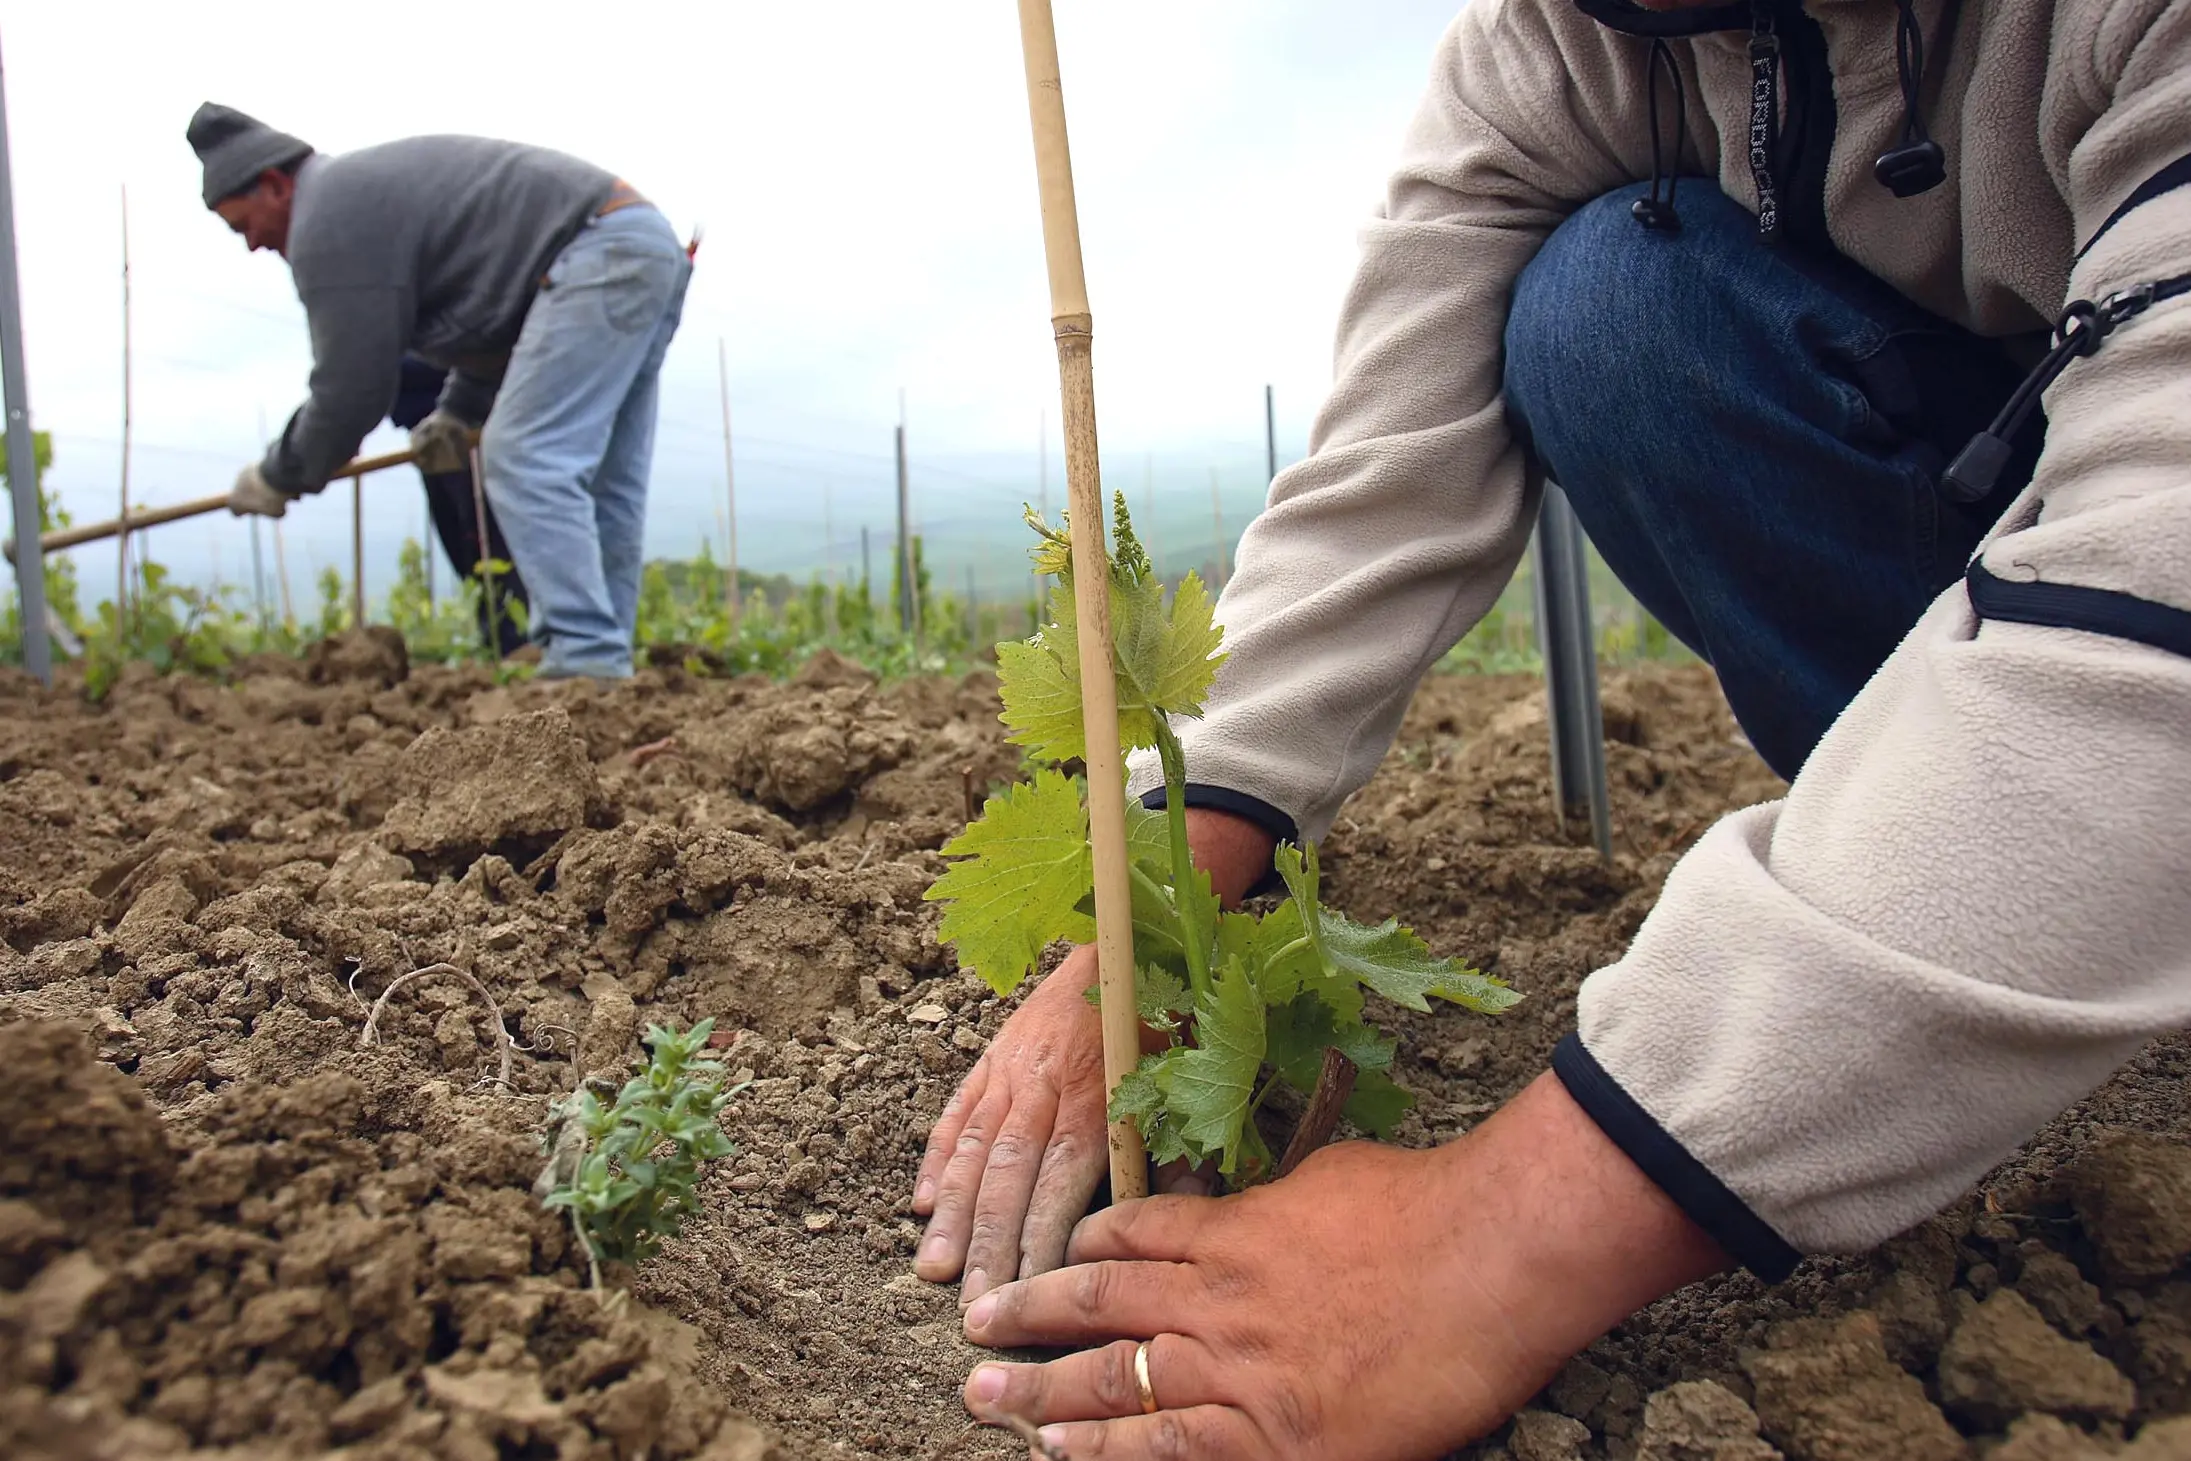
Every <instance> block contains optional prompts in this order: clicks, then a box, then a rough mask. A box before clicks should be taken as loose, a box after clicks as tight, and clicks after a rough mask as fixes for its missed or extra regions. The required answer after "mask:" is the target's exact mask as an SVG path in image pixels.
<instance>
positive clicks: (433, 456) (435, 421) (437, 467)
mask: <svg viewBox="0 0 2191 1461" xmlns="http://www.w3.org/2000/svg"><path fill="white" fill-rule="evenodd" d="M411 451H412V452H413V454H414V455H415V457H416V460H417V464H418V469H419V470H420V471H421V472H425V473H427V474H428V475H430V476H438V475H439V474H441V473H443V472H461V471H463V470H464V468H465V465H466V463H468V462H469V461H470V460H471V452H472V428H471V427H470V426H468V425H466V424H465V423H464V422H462V421H460V420H458V419H457V418H456V417H454V416H452V415H450V414H449V413H448V412H447V411H443V410H439V409H436V410H434V411H432V412H429V413H428V414H427V417H426V419H425V420H424V421H421V422H419V423H418V425H416V426H414V427H412V428H411Z"/></svg>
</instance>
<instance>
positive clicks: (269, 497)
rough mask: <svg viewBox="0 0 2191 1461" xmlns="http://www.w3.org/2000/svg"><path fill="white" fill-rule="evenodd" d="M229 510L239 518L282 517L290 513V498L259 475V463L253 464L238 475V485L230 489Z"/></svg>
mask: <svg viewBox="0 0 2191 1461" xmlns="http://www.w3.org/2000/svg"><path fill="white" fill-rule="evenodd" d="M228 510H229V512H231V513H233V514H234V515H235V516H237V517H243V516H244V515H246V514H247V513H257V514H258V515H259V516H260V517H280V516H281V515H282V514H283V513H285V512H287V511H289V498H288V496H287V495H286V494H284V493H281V492H277V491H275V490H274V488H273V487H271V486H270V485H268V483H267V480H266V478H264V477H262V476H260V475H259V466H258V463H256V462H253V463H252V464H251V465H250V466H248V467H245V468H244V469H243V470H242V471H240V472H238V473H237V474H236V485H235V486H233V487H231V488H229V489H228Z"/></svg>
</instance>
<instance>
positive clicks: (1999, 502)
mask: <svg viewBox="0 0 2191 1461" xmlns="http://www.w3.org/2000/svg"><path fill="white" fill-rule="evenodd" d="M1643 191H1644V190H1643V188H1642V187H1641V186H1638V187H1633V188H1624V189H1622V190H1620V191H1619V192H1616V193H1612V194H1609V195H1607V196H1606V197H1604V198H1600V199H1598V200H1597V201H1596V202H1593V203H1591V204H1589V205H1587V206H1585V207H1584V208H1582V209H1581V210H1579V211H1578V212H1576V213H1575V214H1574V215H1572V216H1571V217H1570V218H1568V219H1567V221H1566V222H1564V223H1562V224H1561V225H1560V227H1559V228H1558V229H1557V230H1556V231H1555V232H1554V233H1553V235H1552V237H1551V238H1550V239H1549V240H1548V241H1547V242H1546V244H1545V246H1544V248H1543V249H1542V251H1540V252H1539V254H1538V255H1537V257H1536V258H1535V260H1534V261H1532V262H1531V264H1530V266H1529V268H1528V269H1527V270H1525V271H1524V272H1523V274H1522V277H1521V280H1520V282H1519V284H1518V285H1517V288H1516V291H1515V296H1514V303H1513V307H1512V311H1511V313H1510V315H1509V316H1508V321H1507V329H1506V404H1507V413H1508V416H1509V418H1510V420H1511V422H1512V424H1513V426H1514V429H1515V432H1516V434H1517V435H1518V436H1519V437H1520V439H1521V440H1522V442H1523V444H1524V446H1525V448H1526V449H1527V450H1529V451H1530V452H1531V453H1532V454H1533V456H1534V458H1535V461H1536V463H1537V465H1538V466H1539V467H1540V468H1541V469H1542V470H1543V471H1544V472H1545V474H1546V475H1547V476H1549V477H1550V478H1551V479H1552V480H1553V481H1555V482H1558V483H1559V484H1560V486H1561V487H1563V488H1564V489H1565V490H1566V492H1567V494H1568V496H1569V498H1570V499H1572V500H1573V502H1574V505H1575V512H1576V515H1577V516H1578V517H1580V518H1581V520H1582V524H1583V528H1584V529H1585V531H1587V532H1588V533H1589V535H1590V538H1591V541H1592V542H1594V543H1595V544H1596V545H1597V548H1598V551H1599V553H1601V554H1602V555H1603V556H1604V558H1605V561H1606V563H1607V564H1608V565H1610V566H1611V568H1612V570H1613V572H1614V573H1615V574H1617V575H1618V576H1619V577H1620V580H1621V582H1622V583H1623V584H1625V585H1626V586H1627V588H1628V589H1629V591H1630V592H1631V593H1633V594H1635V596H1636V597H1637V598H1638V599H1639V600H1641V601H1642V603H1643V605H1644V607H1645V608H1647V609H1649V610H1650V611H1651V613H1652V614H1653V615H1655V616H1656V617H1657V618H1658V620H1659V621H1660V622H1661V623H1663V624H1664V625H1665V626H1666V627H1667V628H1668V629H1669V630H1670V631H1672V632H1673V633H1674V634H1675V635H1677V636H1678V637H1679V638H1680V639H1681V641H1682V642H1683V643H1684V644H1686V645H1688V646H1689V647H1690V648H1691V649H1693V650H1695V651H1696V652H1697V653H1698V654H1699V655H1701V656H1702V657H1703V658H1705V659H1706V660H1709V661H1710V662H1711V664H1712V666H1713V668H1714V669H1715V670H1716V671H1717V672H1718V674H1719V681H1720V685H1721V687H1722V689H1724V691H1725V692H1726V695H1727V701H1728V704H1729V705H1731V706H1732V707H1733V709H1734V713H1735V718H1736V719H1737V720H1738V721H1739V722H1740V723H1741V725H1742V729H1743V732H1744V734H1746V735H1747V736H1748V737H1749V738H1750V742H1751V744H1752V745H1754V746H1756V747H1757V750H1758V753H1759V754H1760V755H1762V756H1763V757H1764V758H1765V761H1766V762H1767V764H1769V765H1770V766H1771V767H1772V768H1773V769H1774V770H1775V771H1777V772H1779V773H1780V774H1781V775H1783V776H1790V777H1792V776H1793V775H1794V774H1795V773H1796V771H1797V770H1798V769H1799V768H1800V767H1801V766H1802V764H1803V761H1804V759H1805V758H1806V757H1807V756H1809V754H1810V751H1811V747H1813V746H1814V745H1816V744H1817V743H1818V738H1819V737H1820V736H1821V735H1823V734H1825V731H1826V727H1827V726H1829V725H1831V724H1832V723H1833V720H1834V718H1835V717H1836V716H1838V715H1839V714H1840V713H1841V711H1842V709H1843V708H1844V707H1846V706H1847V705H1848V703H1849V701H1850V700H1851V699H1853V698H1854V697H1855V695H1856V692H1857V691H1858V690H1859V689H1861V688H1862V687H1863V685H1864V682H1865V681H1866V680H1868V679H1869V678H1871V675H1872V672H1873V671H1875V670H1877V669H1878V668H1879V666H1880V665H1881V664H1882V663H1883V662H1884V661H1885V660H1886V658H1887V656H1888V655H1889V654H1890V653H1892V652H1893V650H1894V647H1895V646H1896V645H1897V644H1898V643H1900V642H1901V640H1902V637H1903V636H1904V635H1905V634H1907V633H1908V632H1909V629H1910V627H1911V626H1912V625H1913V624H1915V623H1916V622H1917V618H1918V616H1919V615H1920V614H1921V613H1923V612H1924V610H1925V608H1926V606H1927V605H1929V604H1930V603H1931V602H1932V600H1933V599H1934V598H1936V597H1937V596H1938V595H1939V594H1940V592H1941V591H1942V590H1944V589H1945V588H1947V587H1948V585H1949V584H1951V583H1953V582H1954V581H1955V580H1956V579H1957V578H1959V577H1960V576H1961V574H1962V572H1963V568H1964V566H1965V563H1966V561H1967V560H1968V559H1969V557H1970V555H1971V553H1972V552H1973V551H1974V550H1975V549H1976V547H1977V544H1978V540H1979V538H1980V537H1981V536H1982V535H1983V534H1984V533H1985V531H1986V529H1987V528H1988V527H1990V526H1991V525H1992V523H1993V520H1994V519H1995V518H1996V517H1997V516H1999V514H2000V512H2001V510H2002V509H2003V508H2004V507H2006V506H2007V504H2008V503H2009V501H2010V500H2011V499H2012V498H2014V497H2015V495H2016V493H2017V492H2018V491H2019V490H2021V488H2022V486H2023V484H2024V483H2025V482H2027V481H2029V480H2030V476H2031V470H2032V467H2033V465H2034V464H2035V462H2036V460H2037V455H2038V446H2039V440H2040V438H2041V436H2042V435H2043V423H2038V422H2036V420H2035V422H2034V426H2033V429H2032V430H2030V431H2028V432H2027V433H2026V439H2024V440H2022V441H2020V442H2019V443H2018V446H2019V452H2018V460H2017V461H2016V462H2014V463H2012V464H2011V467H2010V469H2009V471H2007V472H2006V473H2004V474H2003V477H2002V481H2001V484H2000V485H1999V486H1998V487H1997V488H1996V489H1995V490H1994V492H1993V494H1992V495H1991V496H1990V497H1988V498H1987V499H1986V500H1985V501H1984V502H1981V503H1978V504H1975V505H1972V506H1964V505H1961V504H1957V503H1954V502H1951V501H1949V500H1948V499H1946V498H1944V497H1942V496H1941V495H1940V493H1939V491H1938V490H1937V484H1938V482H1939V479H1940V476H1941V473H1942V472H1943V471H1944V470H1945V469H1946V467H1947V464H1948V462H1949V461H1951V460H1952V459H1953V458H1954V456H1955V453H1956V452H1957V451H1959V450H1961V448H1962V446H1963V443H1964V442H1965V441H1967V440H1969V438H1970V436H1971V435H1972V433H1974V432H1976V431H1978V430H1980V429H1982V428H1983V427H1984V426H1985V425H1986V423H1987V422H1988V421H1989V420H1990V419H1991V417H1992V416H1993V413H1994V412H1995V411H1997V410H1998V409H1999V408H2000V406H2001V403H2002V402H2004V401H2005V400H2007V399H2008V396H2009V394H2010V392H2012V391H2013V390H2014V389H2015V387H2016V383H2017V381H2018V380H2019V379H2021V378H2022V375H2023V370H2022V369H2021V367H2019V366H2018V365H2016V364H2015V363H2014V362H2013V361H2012V360H2011V359H2010V358H2009V356H2008V354H2007V353H2006V352H2005V351H2004V350H2003V349H2002V347H2001V346H2000V344H1999V343H1998V342H1994V341H1988V340H1983V339H1980V338H1979V337H1977V336H1975V335H1972V334H1970V333H1969V332H1968V331H1965V330H1962V329H1960V328H1958V327H1957V326H1955V325H1952V324H1949V323H1948V322H1946V321H1944V320H1941V319H1939V318H1937V317H1936V316H1933V315H1931V314H1928V313H1926V312H1925V311H1924V310H1922V309H1920V308H1919V307H1918V306H1916V305H1915V304H1912V303H1910V302H1909V301H1908V300H1907V299H1905V298H1903V297H1902V296H1901V295H1899V294H1897V293H1896V292H1895V291H1894V290H1893V289H1891V288H1890V287H1888V286H1887V285H1885V284H1884V283H1882V282H1880V281H1879V280H1878V279H1875V278H1873V277H1872V276H1871V275H1869V274H1866V273H1864V272H1863V271H1862V270H1860V269H1858V268H1857V267H1855V266H1854V265H1853V264H1850V263H1848V262H1847V261H1845V260H1839V259H1834V260H1812V259H1806V258H1804V257H1801V256H1798V255H1796V254H1794V253H1792V252H1791V251H1788V250H1785V249H1769V248H1766V247H1764V246H1762V245H1760V244H1759V243H1758V241H1757V221H1756V219H1755V218H1754V217H1753V216H1752V215H1751V214H1750V213H1748V212H1747V211H1746V210H1745V209H1743V208H1742V207H1740V206H1739V205H1737V204H1735V203H1732V202H1730V201H1728V200H1727V199H1726V198H1725V197H1724V196H1722V195H1721V194H1719V193H1718V192H1716V191H1714V190H1712V188H1711V186H1710V184H1708V183H1705V182H1702V181H1697V180H1691V186H1689V187H1686V188H1683V189H1682V190H1681V228H1680V230H1679V231H1678V232H1676V233H1671V234H1668V233H1661V232H1655V231H1653V230H1650V229H1646V228H1644V227H1642V226H1641V225H1639V224H1638V223H1637V222H1636V220H1635V219H1634V218H1633V217H1632V216H1630V213H1629V205H1630V203H1632V202H1633V201H1634V200H1635V199H1636V198H1637V197H1639V196H1641V195H1642V193H1643Z"/></svg>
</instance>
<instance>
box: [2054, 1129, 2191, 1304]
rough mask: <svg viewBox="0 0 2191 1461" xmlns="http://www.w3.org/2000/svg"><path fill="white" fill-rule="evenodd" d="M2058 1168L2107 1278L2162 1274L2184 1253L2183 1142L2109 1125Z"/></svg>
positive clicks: (2189, 1175)
mask: <svg viewBox="0 0 2191 1461" xmlns="http://www.w3.org/2000/svg"><path fill="white" fill-rule="evenodd" d="M2065 1175H2066V1178H2067V1182H2068V1185H2069V1190H2070V1193H2071V1196H2072V1200H2073V1201H2074V1202H2075V1203H2076V1207H2077V1217H2078V1219H2079V1220H2080V1221H2081V1222H2082V1223H2083V1224H2084V1226H2085V1230H2086V1231H2087V1232H2089V1233H2091V1234H2092V1235H2093V1246H2094V1247H2095V1248H2097V1249H2098V1250H2099V1255H2100V1263H2101V1266H2102V1267H2103V1268H2104V1269H2105V1270H2106V1272H2107V1274H2108V1276H2109V1277H2110V1278H2112V1279H2114V1280H2115V1281H2117V1282H2118V1283H2143V1282H2150V1281H2151V1280H2153V1279H2158V1278H2166V1277H2167V1276H2168V1275H2169V1274H2171V1273H2173V1272H2174V1271H2175V1270H2176V1268H2177V1266H2178V1265H2180V1264H2181V1263H2182V1262H2183V1261H2184V1259H2185V1258H2187V1257H2191V1146H2186V1145H2185V1144H2184V1143H2183V1142H2180V1141H2170V1140H2168V1139H2167V1138H2165V1137H2160V1136H2155V1135H2151V1134H2149V1133H2145V1132H2136V1131H2124V1132H2117V1133H2114V1134H2113V1135H2111V1136H2109V1137H2108V1138H2107V1139H2106V1140H2105V1141H2103V1142H2101V1143H2100V1144H2099V1145H2097V1146H2095V1147H2094V1148H2093V1149H2092V1150H2091V1151H2090V1152H2087V1153H2086V1154H2085V1155H2084V1156H2083V1157H2082V1158H2080V1159H2079V1160H2078V1162H2077V1163H2076V1165H2075V1166H2073V1167H2072V1168H2070V1170H2069V1171H2068V1173H2067V1174H2065Z"/></svg>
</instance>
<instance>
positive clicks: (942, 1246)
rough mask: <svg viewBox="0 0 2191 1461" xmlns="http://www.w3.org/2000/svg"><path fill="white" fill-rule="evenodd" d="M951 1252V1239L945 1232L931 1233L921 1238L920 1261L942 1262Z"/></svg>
mask: <svg viewBox="0 0 2191 1461" xmlns="http://www.w3.org/2000/svg"><path fill="white" fill-rule="evenodd" d="M950 1252H951V1239H950V1237H949V1236H948V1235H946V1234H943V1233H930V1234H929V1235H928V1236H927V1237H925V1238H923V1239H921V1251H920V1261H921V1262H922V1263H941V1262H943V1260H944V1258H945V1257H946V1256H948V1255H949V1254H950Z"/></svg>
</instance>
